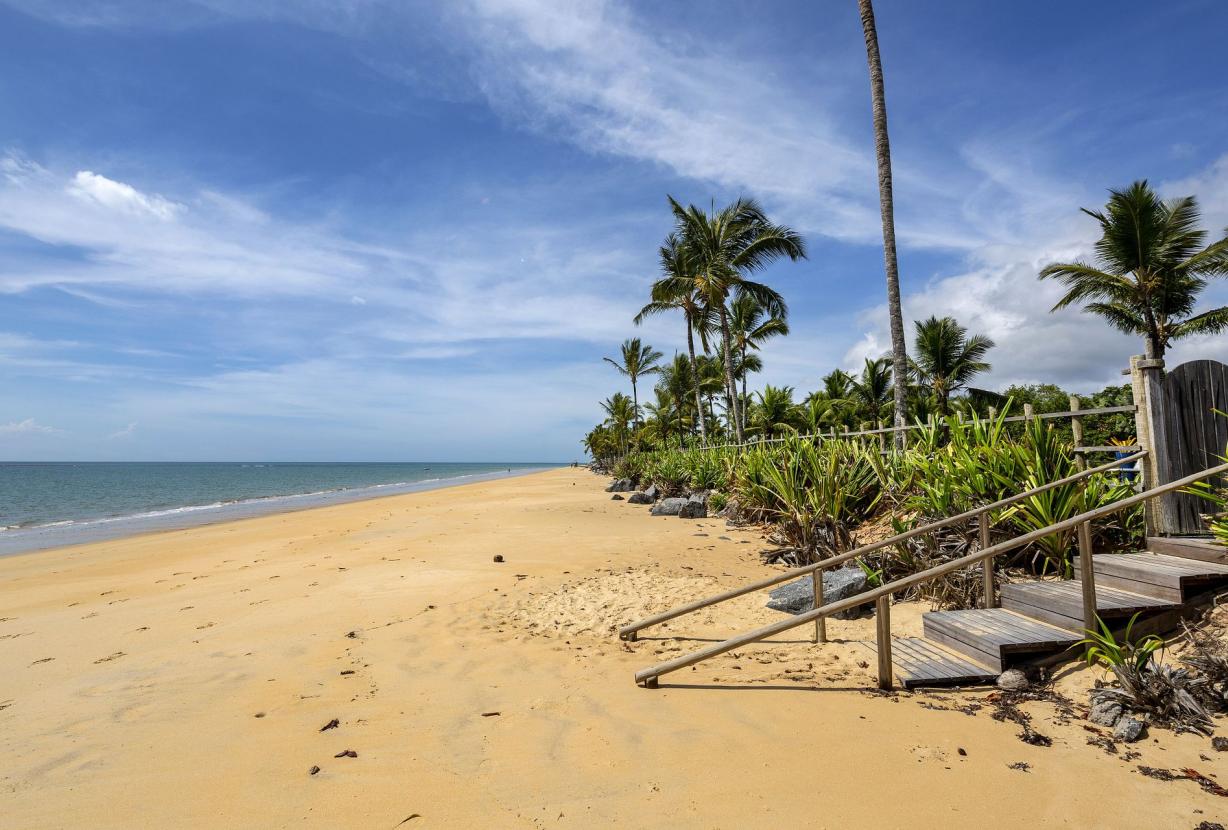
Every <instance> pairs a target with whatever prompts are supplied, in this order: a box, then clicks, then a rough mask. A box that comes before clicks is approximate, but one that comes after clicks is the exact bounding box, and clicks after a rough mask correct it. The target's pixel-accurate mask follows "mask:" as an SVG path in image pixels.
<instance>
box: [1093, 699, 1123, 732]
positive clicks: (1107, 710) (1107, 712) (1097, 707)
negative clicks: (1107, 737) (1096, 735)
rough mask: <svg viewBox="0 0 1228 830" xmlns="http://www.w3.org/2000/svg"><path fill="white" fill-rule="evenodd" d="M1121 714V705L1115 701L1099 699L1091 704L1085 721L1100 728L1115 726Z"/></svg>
mask: <svg viewBox="0 0 1228 830" xmlns="http://www.w3.org/2000/svg"><path fill="white" fill-rule="evenodd" d="M1121 712H1122V709H1121V704H1120V703H1118V702H1117V701H1116V700H1112V699H1109V698H1101V699H1100V700H1096V701H1093V702H1092V709H1091V711H1090V712H1088V714H1087V719H1088V720H1089V721H1091V722H1092V723H1098V724H1100V725H1101V726H1116V725H1117V721H1119V720H1120V719H1121Z"/></svg>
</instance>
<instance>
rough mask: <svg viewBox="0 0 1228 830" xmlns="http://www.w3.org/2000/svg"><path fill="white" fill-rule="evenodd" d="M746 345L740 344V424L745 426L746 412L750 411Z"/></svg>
mask: <svg viewBox="0 0 1228 830" xmlns="http://www.w3.org/2000/svg"><path fill="white" fill-rule="evenodd" d="M747 374H749V373H748V372H747V371H746V344H745V343H743V344H742V401H741V404H742V424H743V425H745V424H746V415H747V410H749V409H750V399H749V398H748V397H746V376H747Z"/></svg>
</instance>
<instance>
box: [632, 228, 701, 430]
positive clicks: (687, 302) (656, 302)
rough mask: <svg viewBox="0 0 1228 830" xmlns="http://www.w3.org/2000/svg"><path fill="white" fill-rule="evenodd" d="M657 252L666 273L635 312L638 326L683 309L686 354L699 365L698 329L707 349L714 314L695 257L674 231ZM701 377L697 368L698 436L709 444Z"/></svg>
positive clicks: (695, 379)
mask: <svg viewBox="0 0 1228 830" xmlns="http://www.w3.org/2000/svg"><path fill="white" fill-rule="evenodd" d="M658 255H659V258H660V262H661V271H662V273H663V274H664V275H665V276H664V277H663V278H662V279H659V280H657V281H656V282H655V283H653V286H652V294H651V298H652V301H651V302H649V303H648V305H646V306H644V307H643V308H642V309H640V313H639V314H637V315H635V324H636V325H637V326H638V325H640V324H641V323H643V322H644V320H645V319H646V318H648V317H651V316H652V315H654V314H660V313H662V312H664V311H673V310H678V311H681V312H682V315H683V318H684V319H685V321H686V347H687V354H688V355H689V356H690V359H691V365H697V362H696V359H695V334H696V332H698V333H699V336H700V342H701V343H702V345H703V348H704V351H707V350H708V339H707V332H708V330H709V329H710V328H711V326H710V324H709V321H710V319H711V317H712V312H711V309H710V308H709V307H708V306H707V305H706V304H705V303H704V300H703V298H702V297H701V296H700V295H699V294H698V292H697V291H696V290H695V280H694V278H693V271H694V268H693V264H692V260H691V258H690V257H689V254H688V251H687V249H686V248H685V247H684V246H683V244H682V242H681V240H680V239H679V238H678V236H677V235H676V234H672V233H671V234H670V235H669V236H667V237H665V243H664V244H662V245H661V248H660V250H659V251H658ZM699 379H700V375H699V373H698V372H696V373H695V374H694V378H693V380H694V382H695V387H694V389H693V392H694V395H695V408H696V410H698V411H699V412H700V413H701V415H700V418H699V437H700V440H701V441H703V442H704V443H705V444H706V443H708V428H707V425H706V424H705V423H704V418H703V416H702V412H703V401H702V400H701V392H702V390H701V389H700V383H699Z"/></svg>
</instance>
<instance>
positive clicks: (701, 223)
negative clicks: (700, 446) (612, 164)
mask: <svg viewBox="0 0 1228 830" xmlns="http://www.w3.org/2000/svg"><path fill="white" fill-rule="evenodd" d="M669 204H670V208H671V209H672V210H673V212H674V219H675V221H676V222H677V231H676V233H677V236H678V238H679V239H680V240H681V245H682V246H683V247H684V248H685V250H686V252H687V261H688V264H689V269H688V270H689V272H690V273H689V274H687V275H685V276H683V277H680V278H678V279H677V282H678V283H680V284H679V285H678V287H677V290H678V291H679V292H681V293H690V294H692V295H694V296H697V297H699V298H701V299H702V301H703V303H704V305H705V306H707V307H708V308H709V309H713V310H714V311H715V314H716V315H717V319H718V321H719V323H720V332H721V342H722V343H723V344H724V346H725V349H724V362H725V396H726V403H727V404H728V408H729V414H730V420H731V422H732V425H733V427H734V434H735V436H736V437H737V440H738V442H739V443H740V442H741V441H742V440H743V430H742V426H743V425H742V421H741V419H740V418H739V417H738V409H737V407H736V406H734V398H735V396H736V389H737V387H736V386H735V384H734V376H733V349H732V348H731V345H730V344H732V342H733V332H732V329H731V328H730V325H729V307H728V303H729V301H730V300H735V299H737V298H738V297H741V296H743V295H749V296H751V297H753V298H755V300H756V301H757V302H758V303H759V305H760V306H762V307H763V308H764V310H765V311H766V312H767V313H768V314H769V315H770V316H773V317H779V318H781V319H782V320H783V319H785V317H786V316H787V315H788V307H787V306H786V304H785V301H784V298H783V297H781V296H780V294H779V293H777V292H776V291H774V290H773V289H772V288H770V287H768V286H767V285H764V284H763V283H760V282H754V281H752V280H749V279H747V278H746V277H747V275H748V274H752V273H754V272H756V271H758V270H759V269H761V268H763V267H765V266H767V265H768V264H769V263H771V262H774V261H775V260H777V259H780V258H781V257H788V258H789V259H792V260H797V259H801V258H804V257H805V256H806V247H805V243H804V242H803V240H802V238H801V236H800V235H799V234H798V233H797V232H796V231H794V230H793V229H792V228H789V227H787V226H785V225H777V224H773V223H772V222H771V221H769V220H768V218H767V215H766V214H765V213H764V212H763V209H762V208H760V207H759V205H758V203H757V202H755V201H754V200H753V199H745V198H743V199H738V200H737V201H735V202H733V203H732V204H730V205H728V206H727V207H724V208H721V209H720V210H719V211H718V210H715V209H713V210H712V211H711V212H705V211H703V210H702V209H700V208H697V207H695V206H694V205H690V206H688V207H685V208H684V207H683V206H682V205H680V204H679V203H678V202H677V201H675V200H674V199H673V197H670V199H669Z"/></svg>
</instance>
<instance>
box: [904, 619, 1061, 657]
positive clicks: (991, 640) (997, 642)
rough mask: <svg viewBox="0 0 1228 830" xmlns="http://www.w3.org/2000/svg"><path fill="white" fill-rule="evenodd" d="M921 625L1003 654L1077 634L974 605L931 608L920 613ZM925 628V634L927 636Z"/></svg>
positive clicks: (1042, 646)
mask: <svg viewBox="0 0 1228 830" xmlns="http://www.w3.org/2000/svg"><path fill="white" fill-rule="evenodd" d="M922 624H923V626H929V627H932V628H934V629H936V630H938V631H943V632H945V633H947V634H949V635H950V636H954V637H962V638H967V639H969V640H971V641H973V642H977V643H980V644H982V645H980V648H981V649H982V650H989V649H990V648H996V649H998V652H999V654H1002V655H1006V654H1008V653H1011V652H1016V651H1044V650H1047V649H1050V648H1056V647H1058V646H1063V647H1064V645H1065V644H1067V643H1069V642H1070V641H1071V640H1072V639H1073V640H1077V639H1078V637H1077V636H1073V635H1071V633H1070V632H1069V631H1065V630H1063V629H1061V628H1058V627H1057V626H1055V625H1050V624H1049V623H1045V622H1041V621H1040V620H1034V619H1032V618H1031V617H1025V616H1023V615H1021V614H1016V613H1014V612H1013V611H1007V610H1006V609H1004V608H976V609H972V610H968V611H931V612H929V613H927V614H924V615H923V616H922ZM928 630H929V629H928V628H927V629H926V631H927V636H928Z"/></svg>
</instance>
